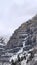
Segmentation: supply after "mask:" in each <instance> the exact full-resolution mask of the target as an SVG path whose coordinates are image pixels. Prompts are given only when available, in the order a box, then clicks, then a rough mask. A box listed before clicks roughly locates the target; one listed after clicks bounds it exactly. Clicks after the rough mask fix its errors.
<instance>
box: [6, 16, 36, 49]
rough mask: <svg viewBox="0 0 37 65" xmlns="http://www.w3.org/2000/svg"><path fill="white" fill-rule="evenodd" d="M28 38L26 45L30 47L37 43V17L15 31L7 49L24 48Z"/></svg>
mask: <svg viewBox="0 0 37 65" xmlns="http://www.w3.org/2000/svg"><path fill="white" fill-rule="evenodd" d="M27 36H28V38H27ZM26 38H27V41H26V44H28V45H29V44H34V42H36V43H37V15H36V16H34V17H33V18H32V19H31V20H28V21H26V23H23V24H22V25H21V26H20V27H19V28H18V29H17V30H15V31H14V33H13V34H12V36H11V37H10V39H9V41H8V43H7V46H6V47H7V48H13V47H17V46H22V45H23V43H25V39H26ZM27 42H28V43H27Z"/></svg>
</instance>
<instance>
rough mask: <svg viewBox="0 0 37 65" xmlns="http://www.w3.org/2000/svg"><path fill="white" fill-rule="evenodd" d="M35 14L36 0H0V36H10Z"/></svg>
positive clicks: (36, 11)
mask: <svg viewBox="0 0 37 65" xmlns="http://www.w3.org/2000/svg"><path fill="white" fill-rule="evenodd" d="M35 14H37V0H0V35H3V34H5V35H12V33H13V32H14V30H15V29H17V28H18V27H19V26H20V25H21V24H22V23H23V22H25V21H26V20H28V19H30V18H31V17H32V16H34V15H35Z"/></svg>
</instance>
